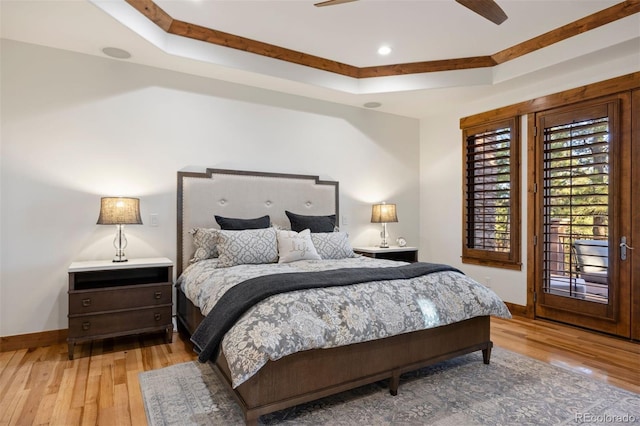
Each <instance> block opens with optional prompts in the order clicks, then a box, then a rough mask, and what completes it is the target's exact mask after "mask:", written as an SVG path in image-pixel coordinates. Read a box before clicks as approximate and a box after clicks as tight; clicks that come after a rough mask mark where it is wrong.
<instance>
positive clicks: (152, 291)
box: [69, 284, 173, 315]
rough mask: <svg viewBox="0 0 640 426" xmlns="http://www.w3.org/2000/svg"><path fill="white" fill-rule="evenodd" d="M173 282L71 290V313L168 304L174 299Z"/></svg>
mask: <svg viewBox="0 0 640 426" xmlns="http://www.w3.org/2000/svg"><path fill="white" fill-rule="evenodd" d="M172 291H173V288H172V285H171V284H156V285H149V284H145V285H140V286H128V287H116V288H109V289H103V290H80V291H75V292H69V314H71V315H73V314H84V313H93V312H103V311H112V310H117V309H129V308H135V307H144V306H153V305H166V304H170V303H171V301H172V294H171V292H172Z"/></svg>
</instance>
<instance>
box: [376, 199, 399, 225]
mask: <svg viewBox="0 0 640 426" xmlns="http://www.w3.org/2000/svg"><path fill="white" fill-rule="evenodd" d="M397 221H398V215H397V214H396V205H395V204H386V203H381V204H374V205H373V206H372V208H371V222H372V223H390V222H397Z"/></svg>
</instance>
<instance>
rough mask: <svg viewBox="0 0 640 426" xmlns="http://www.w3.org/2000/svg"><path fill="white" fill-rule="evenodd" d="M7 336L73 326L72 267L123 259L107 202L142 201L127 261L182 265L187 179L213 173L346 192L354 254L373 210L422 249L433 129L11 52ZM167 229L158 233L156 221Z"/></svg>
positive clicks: (2, 267) (4, 110)
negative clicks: (425, 157) (423, 159)
mask: <svg viewBox="0 0 640 426" xmlns="http://www.w3.org/2000/svg"><path fill="white" fill-rule="evenodd" d="M1 47H2V61H1V102H2V104H1V125H2V131H1V132H2V133H1V146H0V148H1V162H0V176H1V188H0V189H1V192H0V200H1V202H0V206H1V210H0V221H1V222H0V223H1V228H0V232H1V236H2V239H1V252H0V271H1V272H0V280H1V281H0V335H1V336H9V335H16V334H26V333H33V332H39V331H46V330H55V329H63V328H66V327H67V294H66V291H67V267H68V265H69V264H70V263H71V262H72V261H75V260H90V259H108V258H111V257H112V256H113V252H114V249H113V246H112V239H113V236H114V235H115V227H113V228H112V227H107V226H99V225H96V224H95V222H96V219H97V217H98V211H99V201H100V197H101V196H113V195H128V196H136V197H140V199H141V211H142V219H143V221H144V222H145V225H142V226H128V227H127V229H126V232H127V237H128V240H129V247H128V249H127V256H128V257H129V258H135V257H153V256H167V257H169V258H172V259H174V260H175V241H176V236H175V229H176V226H175V222H176V207H175V206H176V204H175V203H176V172H177V171H178V170H180V169H182V168H184V167H185V166H193V165H196V166H209V167H224V168H237V169H244V170H260V171H272V172H285V173H300V174H319V175H321V177H323V178H329V179H334V180H338V181H340V189H341V198H340V203H341V205H340V207H341V214H342V215H343V216H346V218H347V219H348V225H346V226H344V225H343V226H342V228H343V229H346V230H347V231H348V232H349V233H350V235H351V240H352V243H353V244H354V245H371V244H374V243H376V242H378V241H379V226H377V225H374V224H371V223H369V219H370V214H371V207H370V205H371V203H373V202H377V201H389V202H395V203H397V205H398V215H399V219H400V222H399V223H397V224H392V225H390V226H389V232H390V234H391V235H390V236H391V238H392V239H395V238H396V237H397V236H398V235H403V236H405V237H406V238H407V240H408V242H409V244H411V245H417V244H418V243H419V240H418V238H419V213H418V211H419V201H418V200H419V195H420V193H419V163H420V160H419V148H420V146H419V145H420V138H419V131H420V123H419V121H418V120H416V119H410V118H404V117H399V116H394V115H389V114H383V113H379V112H375V111H370V110H363V109H359V108H352V107H347V106H343V105H338V104H332V103H328V102H323V101H316V100H312V99H307V98H302V97H296V96H291V95H285V94H281V93H276V92H271V91H267V90H262V89H255V88H250V87H246V86H241V85H237V84H230V83H225V82H220V81H215V80H210V79H205V78H200V77H195V76H190V75H185V74H180V73H176V72H170V71H164V70H159V69H155V68H149V67H144V66H139V65H135V64H130V63H127V62H121V61H114V60H110V59H106V58H105V59H102V58H98V57H93V56H87V55H81V54H76V53H71V52H66V51H61V50H55V49H50V48H45V47H39V46H35V45H29V44H23V43H18V42H12V41H7V40H4V41H2V46H1ZM152 213H157V214H158V215H159V222H160V226H158V227H151V226H149V223H150V218H149V215H150V214H152Z"/></svg>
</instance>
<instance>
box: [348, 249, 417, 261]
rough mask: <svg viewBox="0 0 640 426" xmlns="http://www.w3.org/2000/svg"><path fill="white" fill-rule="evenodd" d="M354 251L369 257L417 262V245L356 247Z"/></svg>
mask: <svg viewBox="0 0 640 426" xmlns="http://www.w3.org/2000/svg"><path fill="white" fill-rule="evenodd" d="M353 251H354V252H355V253H357V254H361V255H363V256H367V257H373V258H375V259H387V260H399V261H402V262H417V261H418V248H417V247H394V246H391V247H387V248H380V247H354V248H353Z"/></svg>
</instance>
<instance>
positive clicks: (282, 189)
mask: <svg viewBox="0 0 640 426" xmlns="http://www.w3.org/2000/svg"><path fill="white" fill-rule="evenodd" d="M338 195H339V194H338V182H332V181H324V180H320V178H319V177H318V176H307V175H290V174H280V173H264V172H247V171H239V170H223V169H206V171H204V172H187V171H180V172H178V241H177V243H178V247H177V256H178V259H177V262H176V263H177V265H176V266H177V269H176V272H177V274H178V276H179V275H180V274H181V273H182V271H183V270H184V269H185V268H186V267H187V266H188V265H189V259H191V258H192V257H193V252H194V247H193V241H192V237H191V234H190V233H189V231H190V230H191V229H193V228H198V227H204V228H219V226H218V224H217V223H216V221H215V219H214V215H219V216H225V217H236V218H246V219H248V218H255V217H260V216H264V215H267V214H268V215H269V216H270V217H271V223H272V224H274V225H279V226H281V227H284V228H289V227H290V224H289V219H288V218H287V216H286V215H285V213H284V212H285V210H289V211H291V212H294V213H298V214H304V215H329V214H335V215H336V225H338V223H337V222H338V218H339V217H340V214H339V208H338V205H339V203H338Z"/></svg>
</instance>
